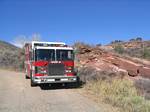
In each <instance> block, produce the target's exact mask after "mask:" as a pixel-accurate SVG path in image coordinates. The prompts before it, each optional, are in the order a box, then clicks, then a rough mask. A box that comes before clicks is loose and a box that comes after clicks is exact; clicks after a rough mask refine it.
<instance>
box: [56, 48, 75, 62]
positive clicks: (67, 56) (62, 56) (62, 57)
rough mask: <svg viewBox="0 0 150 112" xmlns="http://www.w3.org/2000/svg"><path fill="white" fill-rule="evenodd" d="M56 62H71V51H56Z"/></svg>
mask: <svg viewBox="0 0 150 112" xmlns="http://www.w3.org/2000/svg"><path fill="white" fill-rule="evenodd" d="M56 55H57V60H58V61H66V60H73V58H74V56H73V51H72V50H56Z"/></svg>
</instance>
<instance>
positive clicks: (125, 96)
mask: <svg viewBox="0 0 150 112" xmlns="http://www.w3.org/2000/svg"><path fill="white" fill-rule="evenodd" d="M85 89H86V90H88V91H91V92H92V93H93V94H94V95H96V96H97V97H98V99H99V100H100V101H103V102H105V103H108V104H111V105H113V106H115V107H119V108H120V110H121V112H150V101H147V100H145V99H144V98H143V97H142V96H140V95H138V92H137V90H136V88H135V87H134V84H133V82H131V81H129V80H125V79H114V80H112V81H111V82H110V81H109V82H108V81H107V80H98V81H92V82H91V83H88V84H86V85H85Z"/></svg>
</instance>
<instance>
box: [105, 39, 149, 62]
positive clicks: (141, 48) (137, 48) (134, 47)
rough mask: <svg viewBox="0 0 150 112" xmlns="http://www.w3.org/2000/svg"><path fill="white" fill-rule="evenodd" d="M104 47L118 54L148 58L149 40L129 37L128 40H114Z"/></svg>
mask: <svg viewBox="0 0 150 112" xmlns="http://www.w3.org/2000/svg"><path fill="white" fill-rule="evenodd" d="M105 48H107V49H110V50H114V51H116V52H117V53H119V54H126V55H129V56H132V57H138V58H144V59H148V60H150V41H142V39H131V40H130V41H127V42H123V41H119V40H118V41H117V40H116V41H114V42H112V43H111V44H109V45H106V46H105Z"/></svg>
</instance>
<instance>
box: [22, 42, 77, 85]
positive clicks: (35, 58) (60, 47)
mask: <svg viewBox="0 0 150 112" xmlns="http://www.w3.org/2000/svg"><path fill="white" fill-rule="evenodd" d="M24 48H25V71H26V75H25V77H26V79H28V78H30V80H31V86H32V87H33V86H36V85H38V84H44V83H47V84H50V83H72V84H76V83H77V76H76V75H75V72H74V52H73V48H72V47H69V46H67V45H66V44H65V43H63V42H38V41H32V42H31V43H26V44H25V47H24Z"/></svg>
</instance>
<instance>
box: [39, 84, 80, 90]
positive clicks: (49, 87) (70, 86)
mask: <svg viewBox="0 0 150 112" xmlns="http://www.w3.org/2000/svg"><path fill="white" fill-rule="evenodd" d="M39 87H40V88H41V90H57V89H78V88H82V84H78V85H74V84H58V83H57V84H42V85H39Z"/></svg>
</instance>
